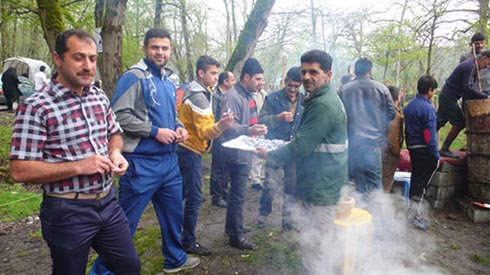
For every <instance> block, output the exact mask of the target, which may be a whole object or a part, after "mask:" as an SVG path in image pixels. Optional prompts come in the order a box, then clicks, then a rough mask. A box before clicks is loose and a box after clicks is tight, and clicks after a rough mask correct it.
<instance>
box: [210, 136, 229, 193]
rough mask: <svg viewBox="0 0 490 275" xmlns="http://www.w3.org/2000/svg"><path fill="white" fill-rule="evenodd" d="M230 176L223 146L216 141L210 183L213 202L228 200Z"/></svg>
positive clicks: (213, 149)
mask: <svg viewBox="0 0 490 275" xmlns="http://www.w3.org/2000/svg"><path fill="white" fill-rule="evenodd" d="M229 181H230V176H229V175H228V169H227V168H226V163H225V157H224V155H223V146H221V143H220V142H218V140H216V139H215V140H214V145H213V148H212V160H211V180H210V182H209V194H210V195H211V201H212V202H218V201H219V200H221V199H223V200H225V201H226V200H228V185H229Z"/></svg>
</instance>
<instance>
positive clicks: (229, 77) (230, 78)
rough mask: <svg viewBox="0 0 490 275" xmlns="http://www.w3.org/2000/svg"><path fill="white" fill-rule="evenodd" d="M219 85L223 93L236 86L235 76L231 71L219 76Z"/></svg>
mask: <svg viewBox="0 0 490 275" xmlns="http://www.w3.org/2000/svg"><path fill="white" fill-rule="evenodd" d="M218 85H219V87H220V88H221V90H222V91H223V92H226V91H228V90H229V89H231V88H232V87H233V86H234V85H235V76H234V75H233V73H232V72H230V71H224V72H222V73H220V74H219V76H218Z"/></svg>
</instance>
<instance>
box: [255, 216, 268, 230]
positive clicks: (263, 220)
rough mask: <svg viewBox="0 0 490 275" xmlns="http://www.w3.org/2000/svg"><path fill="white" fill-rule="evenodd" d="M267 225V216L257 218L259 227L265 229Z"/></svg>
mask: <svg viewBox="0 0 490 275" xmlns="http://www.w3.org/2000/svg"><path fill="white" fill-rule="evenodd" d="M266 223H267V216H266V215H262V214H259V215H258V216H257V225H258V226H259V228H264V226H265V224H266Z"/></svg>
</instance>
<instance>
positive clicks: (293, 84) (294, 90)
mask: <svg viewBox="0 0 490 275" xmlns="http://www.w3.org/2000/svg"><path fill="white" fill-rule="evenodd" d="M284 84H285V87H284V92H285V93H286V96H287V97H289V99H291V101H296V99H297V98H298V93H299V87H301V67H292V68H291V69H289V71H288V72H287V74H286V80H285V81H284Z"/></svg>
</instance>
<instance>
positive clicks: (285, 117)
mask: <svg viewBox="0 0 490 275" xmlns="http://www.w3.org/2000/svg"><path fill="white" fill-rule="evenodd" d="M277 120H280V121H285V122H292V121H293V120H294V116H293V113H291V112H286V111H284V112H282V113H279V114H277Z"/></svg>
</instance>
